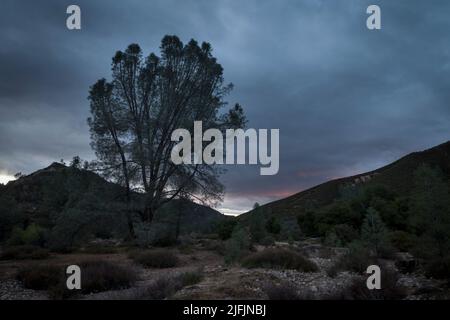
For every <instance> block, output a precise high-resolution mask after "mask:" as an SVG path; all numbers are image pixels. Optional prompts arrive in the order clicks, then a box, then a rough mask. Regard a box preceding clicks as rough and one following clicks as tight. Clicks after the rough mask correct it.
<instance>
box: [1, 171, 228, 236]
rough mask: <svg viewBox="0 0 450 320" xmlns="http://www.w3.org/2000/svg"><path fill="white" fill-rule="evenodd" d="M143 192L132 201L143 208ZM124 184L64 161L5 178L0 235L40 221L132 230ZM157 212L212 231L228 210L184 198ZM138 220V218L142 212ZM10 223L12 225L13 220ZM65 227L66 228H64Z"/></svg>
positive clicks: (184, 226) (182, 227)
mask: <svg viewBox="0 0 450 320" xmlns="http://www.w3.org/2000/svg"><path fill="white" fill-rule="evenodd" d="M143 203H144V195H143V194H140V193H134V194H133V196H132V203H131V207H132V208H133V209H135V210H140V209H141V208H142V205H143ZM126 208H127V205H126V202H125V192H124V189H123V187H121V186H119V185H117V184H114V183H111V182H108V181H106V180H104V179H103V178H102V177H100V176H99V175H97V174H95V173H93V172H91V171H87V170H81V169H77V168H72V167H66V166H64V165H62V164H60V163H53V164H51V165H50V166H48V167H46V168H44V169H41V170H38V171H36V172H34V173H32V174H30V175H27V176H23V177H21V178H19V179H18V180H15V181H10V182H9V183H8V184H7V185H1V184H0V225H2V226H1V228H0V229H1V230H0V240H1V238H2V236H3V238H4V237H5V236H7V234H8V233H9V232H10V231H11V230H10V229H11V227H12V226H20V227H26V226H27V225H30V224H32V223H36V224H38V225H40V226H42V227H44V228H46V229H48V230H52V229H54V228H55V226H59V227H61V228H62V227H64V228H63V230H66V229H65V227H66V225H69V224H79V225H81V226H82V227H83V226H84V225H86V226H88V225H89V228H95V232H99V233H108V234H110V233H112V234H114V235H120V236H121V235H123V234H124V233H126V232H127V226H126V219H125V218H126V215H125V210H126ZM163 209H164V210H162V211H161V213H157V214H156V215H155V222H158V223H160V224H167V225H170V226H172V225H173V224H174V223H177V222H179V231H180V233H189V232H199V233H201V232H209V231H210V230H211V229H212V228H213V226H214V225H215V223H217V222H218V221H220V220H221V219H224V216H223V215H222V214H221V213H220V212H218V211H216V210H214V209H211V208H209V207H206V206H202V205H199V204H196V203H193V202H189V201H184V202H183V203H182V206H180V205H179V204H178V203H177V202H176V201H175V202H172V203H171V204H170V205H167V206H166V207H165V208H163ZM134 220H135V222H136V223H139V219H138V217H137V214H135V215H134ZM8 224H9V225H10V226H8ZM64 232H65V231H64Z"/></svg>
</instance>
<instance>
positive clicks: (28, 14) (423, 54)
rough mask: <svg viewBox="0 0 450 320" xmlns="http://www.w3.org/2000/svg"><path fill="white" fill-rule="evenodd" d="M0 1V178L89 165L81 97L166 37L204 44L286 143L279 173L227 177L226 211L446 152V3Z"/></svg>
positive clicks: (238, 92) (259, 118)
mask: <svg viewBox="0 0 450 320" xmlns="http://www.w3.org/2000/svg"><path fill="white" fill-rule="evenodd" d="M76 3H77V4H78V5H80V7H81V9H82V19H83V20H82V30H81V31H69V30H67V29H66V28H65V18H66V14H65V9H66V7H67V6H68V5H69V4H72V2H68V1H39V2H37V1H10V0H3V1H2V7H1V9H0V42H1V46H0V150H1V151H0V171H1V172H9V173H14V172H16V171H23V172H31V171H33V170H36V169H38V168H40V167H42V166H45V165H47V164H48V163H49V162H51V161H54V160H59V159H60V158H65V159H69V158H70V157H72V156H73V155H75V154H79V155H80V156H83V157H85V158H92V157H93V154H92V151H91V150H90V147H89V133H88V128H87V125H86V117H87V116H88V115H89V106H88V103H87V99H86V97H87V92H88V87H89V85H91V84H92V83H93V82H94V81H95V80H96V79H98V78H101V77H108V76H109V68H110V58H111V56H112V55H113V53H114V52H115V51H116V50H118V49H123V48H125V47H126V46H127V45H128V44H129V43H132V42H137V43H139V44H140V45H141V46H142V47H143V49H144V50H145V51H146V52H147V53H148V52H150V51H157V49H158V47H159V41H160V39H161V38H162V37H163V36H164V35H165V34H176V35H178V36H179V37H180V38H181V39H183V40H184V41H188V40H189V39H190V38H195V39H197V40H198V41H208V42H210V43H211V44H212V45H213V47H214V52H215V55H216V56H217V57H218V59H219V61H220V62H221V63H222V65H223V66H224V68H225V76H226V80H227V81H230V82H233V83H234V84H235V90H234V91H233V93H232V94H231V95H230V96H229V97H228V100H229V101H230V102H231V103H234V102H236V101H238V102H240V103H241V104H242V105H243V106H244V107H245V109H246V112H247V115H248V118H249V119H250V123H249V126H250V127H255V128H279V129H280V157H281V159H280V160H281V161H280V172H279V174H278V175H276V176H271V177H268V176H259V169H258V167H256V166H250V167H248V166H246V167H230V168H228V169H229V170H228V173H227V174H226V175H225V176H224V177H223V181H224V183H225V185H226V187H227V190H228V193H227V198H226V202H225V204H224V206H225V207H227V208H231V209H235V210H241V209H247V208H249V207H251V206H252V204H253V202H255V201H259V202H265V201H269V200H273V199H276V198H280V197H283V196H285V195H288V194H290V193H294V192H297V191H300V190H301V189H304V188H307V187H309V186H312V185H314V184H317V183H319V182H323V181H326V180H327V179H330V178H336V177H340V176H345V175H349V174H354V173H357V172H360V171H365V170H371V169H374V168H376V167H379V166H382V165H384V164H386V163H388V162H390V161H393V160H395V159H397V158H398V157H400V156H402V155H404V154H405V153H408V152H411V151H415V150H420V149H424V148H427V147H430V146H433V145H436V144H439V143H441V142H444V141H446V140H448V139H449V136H448V127H449V124H450V108H449V104H448V103H449V101H450V99H449V98H450V97H449V95H450V90H449V87H450V44H449V43H448V30H450V20H449V19H448V14H447V13H448V12H450V3H449V2H448V1H437V0H436V1H433V2H432V3H430V2H426V1H423V0H414V1H412V0H397V1H387V0H385V1H377V3H378V4H379V5H380V6H381V8H382V23H383V29H382V30H381V31H368V30H367V29H366V28H365V19H366V14H365V10H366V8H367V6H368V5H369V4H372V3H371V2H369V1H366V0H364V1H343V0H341V1H325V0H303V1H298V0H297V1H294V0H291V1H289V0H283V1H271V2H261V1H256V0H253V1H234V0H229V1H226V0H219V1H206V0H201V1H194V0H192V1H167V0H164V1H162V0H161V1H127V2H119V1H114V2H113V1H106V0H105V1H99V0H97V1H76Z"/></svg>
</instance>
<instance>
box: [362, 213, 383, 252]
mask: <svg viewBox="0 0 450 320" xmlns="http://www.w3.org/2000/svg"><path fill="white" fill-rule="evenodd" d="M361 238H362V240H363V241H364V242H365V243H366V245H367V246H368V247H369V248H370V249H372V250H373V251H374V252H375V254H376V255H378V254H379V253H380V252H381V251H383V248H384V247H386V245H387V241H388V239H387V230H386V226H385V224H384V222H383V220H382V219H381V217H380V214H379V213H378V211H376V210H375V209H373V208H372V207H370V208H369V209H367V214H366V216H365V218H364V222H363V224H362V226H361Z"/></svg>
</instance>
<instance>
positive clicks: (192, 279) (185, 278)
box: [179, 269, 204, 287]
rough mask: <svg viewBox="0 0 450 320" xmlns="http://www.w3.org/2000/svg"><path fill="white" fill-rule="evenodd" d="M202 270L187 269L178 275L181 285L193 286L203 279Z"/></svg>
mask: <svg viewBox="0 0 450 320" xmlns="http://www.w3.org/2000/svg"><path fill="white" fill-rule="evenodd" d="M203 276H204V275H203V270H201V269H198V270H194V271H187V272H184V273H182V274H180V275H179V277H180V279H181V283H182V285H183V287H187V286H193V285H194V284H197V283H199V282H201V281H202V280H203Z"/></svg>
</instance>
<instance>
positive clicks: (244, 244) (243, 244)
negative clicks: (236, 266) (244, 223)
mask: <svg viewBox="0 0 450 320" xmlns="http://www.w3.org/2000/svg"><path fill="white" fill-rule="evenodd" d="M250 246H251V242H250V236H249V234H248V232H247V231H246V230H245V229H243V228H236V229H235V230H234V231H233V234H232V236H231V238H230V239H228V240H227V242H226V243H225V263H227V264H230V263H234V262H237V261H239V260H241V259H242V258H243V257H244V256H245V255H247V254H248V253H249V251H250Z"/></svg>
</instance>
